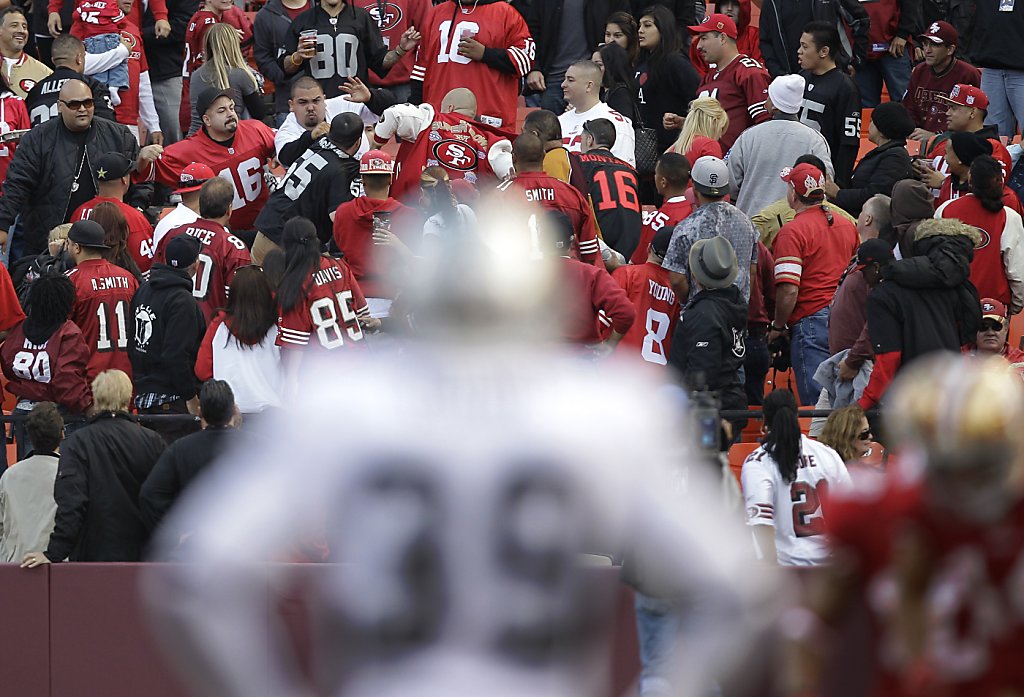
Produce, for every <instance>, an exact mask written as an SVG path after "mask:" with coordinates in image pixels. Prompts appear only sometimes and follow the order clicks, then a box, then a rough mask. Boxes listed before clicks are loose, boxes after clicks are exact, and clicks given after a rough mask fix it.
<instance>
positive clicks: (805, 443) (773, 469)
mask: <svg viewBox="0 0 1024 697" xmlns="http://www.w3.org/2000/svg"><path fill="white" fill-rule="evenodd" d="M742 479H743V495H744V498H746V504H747V525H750V526H754V525H769V526H771V527H773V528H775V550H776V552H777V554H778V557H779V564H781V565H783V566H816V565H818V564H824V563H825V562H826V561H828V556H829V550H828V545H827V542H826V540H825V535H824V533H825V514H824V510H823V507H824V505H825V502H826V499H827V498H828V491H829V487H830V486H839V487H843V486H849V484H850V473H849V472H848V471H847V470H846V465H845V464H844V463H843V460H842V458H840V457H839V454H838V453H837V452H836V451H835V450H833V449H832V448H830V447H828V446H827V445H825V444H823V443H819V442H818V441H815V440H811V439H810V438H808V437H807V436H803V435H801V436H800V459H799V462H798V463H797V470H796V479H795V480H793V482H792V483H787V482H786V481H785V480H784V479H783V478H782V473H781V472H780V471H779V466H778V464H777V463H776V462H775V460H773V459H772V456H771V455H769V454H768V452H767V451H766V450H765V449H764V446H763V445H762V446H761V447H759V448H758V449H757V450H755V451H754V452H752V453H751V454H750V455H749V456H748V457H747V459H746V460H745V461H744V462H743V474H742Z"/></svg>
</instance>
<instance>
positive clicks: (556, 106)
mask: <svg viewBox="0 0 1024 697" xmlns="http://www.w3.org/2000/svg"><path fill="white" fill-rule="evenodd" d="M544 79H545V80H547V76H546V75H545V76H544ZM562 95H563V92H562V81H561V80H558V81H557V82H552V81H551V80H547V88H546V89H545V90H544V91H543V92H537V93H535V94H531V95H529V96H527V97H526V106H531V107H540V108H541V109H547V110H548V111H552V112H554V113H556V114H562V113H563V112H564V111H565V105H566V101H565V99H564V98H563V96H562Z"/></svg>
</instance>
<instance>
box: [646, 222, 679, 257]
mask: <svg viewBox="0 0 1024 697" xmlns="http://www.w3.org/2000/svg"><path fill="white" fill-rule="evenodd" d="M673 232H675V228H673V227H669V226H668V225H666V226H665V227H663V228H661V229H660V230H658V231H657V232H656V233H654V237H653V238H652V239H651V247H652V248H653V249H654V253H655V254H657V255H658V256H659V257H661V258H662V259H664V258H665V254H667V253H668V245H669V243H670V242H671V241H672V233H673Z"/></svg>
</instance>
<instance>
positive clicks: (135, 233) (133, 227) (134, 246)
mask: <svg viewBox="0 0 1024 697" xmlns="http://www.w3.org/2000/svg"><path fill="white" fill-rule="evenodd" d="M101 203H113V204H114V205H115V206H117V207H118V208H120V209H121V212H122V213H124V217H125V219H126V220H127V221H128V253H129V254H131V256H132V259H133V260H134V261H135V263H136V264H138V266H139V271H142V272H143V273H145V272H146V271H149V267H150V266H152V265H153V251H154V250H153V226H152V225H150V224H149V221H148V220H146V216H144V215H143V214H142V213H141V212H140V211H139V209H138V208H133V207H131V206H129V205H128V204H127V203H125V202H124V201H121V200H119V199H116V198H110V197H108V196H97V197H96V198H94V199H91V200H89V201H86V202H85V203H83V204H82V205H81V206H79V207H78V209H77V210H76V211H75V212H74V213H72V214H71V220H70V221H69V222H72V223H77V222H78V221H79V220H86V219H88V218H91V217H92V212H93V211H94V210H95V209H96V206H98V205H100V204H101Z"/></svg>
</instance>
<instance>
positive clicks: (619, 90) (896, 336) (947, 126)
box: [0, 0, 1024, 694]
mask: <svg viewBox="0 0 1024 697" xmlns="http://www.w3.org/2000/svg"><path fill="white" fill-rule="evenodd" d="M7 4H8V6H7V7H6V8H5V9H2V10H0V53H2V54H3V65H2V69H0V78H2V80H0V90H2V94H0V177H2V178H3V186H2V195H0V245H2V256H3V260H4V262H5V263H4V268H3V269H0V331H2V335H3V337H4V340H3V344H2V346H0V368H2V370H3V374H4V376H5V378H6V384H5V389H6V391H7V392H8V393H10V394H12V395H13V396H14V397H15V400H16V406H15V407H14V409H13V415H14V417H15V418H14V420H13V424H12V425H10V426H9V431H10V433H9V438H11V439H13V442H14V443H15V444H16V448H17V457H18V460H19V462H18V464H16V465H14V466H13V467H12V468H11V469H10V470H9V471H7V472H6V473H5V474H4V476H3V478H2V479H0V525H2V529H0V561H4V562H24V564H25V565H26V566H36V565H38V564H41V563H49V562H60V561H64V560H72V561H133V560H138V559H141V558H142V557H143V554H144V550H145V543H146V540H147V539H148V537H149V535H150V533H151V531H152V530H153V529H154V528H155V526H156V525H158V524H159V522H160V520H161V519H162V517H163V516H164V514H165V513H166V512H167V510H168V509H169V508H170V506H171V505H172V504H173V502H174V500H175V498H176V497H177V496H178V494H180V492H181V491H182V490H183V488H184V487H185V486H186V484H187V483H188V482H189V481H191V479H192V478H194V477H195V476H196V475H197V474H198V473H199V472H201V471H202V470H203V468H205V467H206V465H207V464H208V463H209V462H211V461H212V460H213V459H214V458H215V457H216V455H217V453H219V452H220V449H221V448H222V447H223V446H224V444H225V443H226V442H228V441H229V437H228V435H226V434H229V433H243V434H244V433H245V432H246V431H248V430H250V429H253V428H254V426H253V425H254V424H256V425H258V424H259V423H260V420H261V417H262V416H263V415H264V414H265V413H267V411H268V410H274V409H279V408H283V407H284V405H286V404H287V403H288V401H289V399H290V397H291V396H292V393H293V391H294V389H295V375H296V374H297V371H298V369H299V366H300V364H301V362H302V357H303V355H306V354H308V353H309V352H325V351H342V352H344V351H360V350H362V351H373V350H375V346H378V345H384V344H387V343H389V342H390V341H392V340H393V337H398V336H401V335H403V334H406V333H409V332H413V333H414V332H415V331H416V322H415V317H413V316H411V314H410V312H409V310H408V307H407V304H406V303H404V302H403V297H402V293H403V288H402V280H401V279H402V278H403V277H405V276H406V275H407V274H408V273H409V272H410V270H411V269H413V268H414V267H415V265H416V264H417V260H418V259H422V258H424V257H429V256H431V255H440V254H443V253H444V251H445V250H446V249H450V248H451V247H453V246H457V245H460V244H467V243H469V242H468V241H469V240H471V239H472V238H473V237H476V236H480V235H485V234H486V232H487V231H486V230H482V229H479V228H480V226H478V223H477V214H478V212H479V210H480V207H481V206H485V205H489V204H490V203H493V202H495V201H497V202H498V205H503V204H509V205H513V204H514V205H515V206H526V207H528V208H529V209H531V210H533V211H535V213H536V216H535V218H534V219H535V220H536V221H539V222H537V224H536V226H535V227H534V228H533V229H532V230H527V229H524V231H523V234H524V235H530V234H533V235H534V242H533V244H534V245H535V250H534V251H535V253H536V256H537V257H538V258H544V259H548V260H557V263H558V264H559V265H560V267H561V269H560V273H561V276H562V277H563V279H562V280H563V285H564V290H565V294H566V297H565V299H564V304H565V306H566V308H567V314H566V321H565V323H564V326H563V332H562V337H561V338H562V339H563V340H564V341H565V342H567V343H568V344H571V345H573V346H575V347H577V348H578V350H579V351H580V353H581V354H583V355H585V356H586V357H588V358H592V359H593V360H596V361H600V360H617V359H620V358H622V357H629V358H632V359H634V360H641V361H644V362H646V363H648V364H650V365H651V366H652V368H651V369H652V370H661V371H664V374H665V376H666V377H667V379H671V380H675V381H680V382H681V383H682V384H683V385H685V387H686V388H687V389H688V390H706V391H708V392H709V393H711V394H712V395H713V396H714V399H715V400H716V404H717V405H718V406H719V407H720V408H721V409H724V410H729V411H730V412H731V415H730V416H729V418H728V419H727V420H724V421H723V422H722V424H721V427H722V434H721V441H722V447H723V448H728V447H729V445H730V444H731V443H733V442H735V441H736V440H738V439H739V434H740V431H741V429H743V428H744V425H745V423H746V419H744V418H741V417H740V416H735V414H738V413H742V412H744V411H745V410H747V409H748V408H750V407H756V408H758V409H760V408H761V407H762V406H763V408H764V427H765V433H766V436H765V444H764V446H762V447H761V448H759V449H758V450H757V451H755V452H754V454H753V455H751V458H750V459H748V463H747V465H745V466H744V473H743V485H744V495H745V497H746V499H747V506H746V508H747V517H748V522H749V524H750V525H751V526H752V527H753V528H754V529H755V530H756V531H759V532H758V534H757V535H755V538H756V540H757V542H758V545H759V547H760V548H761V551H762V552H763V553H764V555H765V556H766V557H768V558H772V553H770V550H771V549H775V550H776V551H775V553H774V557H775V558H776V559H778V561H779V562H780V563H782V564H791V565H811V564H819V563H822V562H824V561H826V560H827V559H828V557H829V554H830V553H831V552H830V549H829V548H828V547H827V546H826V545H825V544H824V543H823V539H824V538H823V537H822V533H823V532H824V528H823V524H822V522H821V521H822V513H821V507H820V504H819V502H818V496H819V494H821V482H825V486H826V487H827V486H828V485H829V484H832V485H834V486H840V487H841V486H843V485H844V483H845V482H846V481H847V480H848V479H849V475H848V474H847V471H846V466H845V465H844V464H843V463H844V461H848V462H849V461H857V460H859V459H860V458H862V457H863V456H865V455H866V454H867V453H868V452H870V451H871V448H872V446H871V443H872V441H884V440H885V434H884V432H883V431H882V429H881V427H880V423H879V421H878V420H877V418H876V416H875V414H876V413H877V410H876V409H875V408H876V407H879V406H881V407H882V411H883V412H884V408H885V406H886V401H887V397H886V395H887V391H888V388H889V385H890V383H892V381H893V380H894V379H895V378H896V377H897V375H898V374H899V373H901V372H902V371H903V369H904V367H905V366H907V365H908V364H910V363H911V362H912V361H914V360H915V359H917V358H919V357H920V356H923V355H925V354H930V353H933V352H936V351H942V350H945V351H952V352H957V353H960V352H963V353H970V354H980V355H993V356H1002V357H1003V358H1004V359H1005V360H1006V361H1007V362H1009V363H1010V364H1020V363H1022V362H1024V352H1022V351H1020V350H1019V349H1018V348H1017V347H1014V346H1011V345H1010V341H1009V322H1010V317H1011V316H1013V315H1014V314H1017V313H1019V312H1020V311H1021V310H1022V309H1024V250H1022V249H1021V245H1022V244H1024V223H1022V217H1021V214H1022V213H1024V207H1022V205H1021V202H1020V200H1019V199H1018V192H1019V191H1021V189H1022V188H1024V165H1021V164H1020V163H1019V159H1020V154H1021V149H1020V146H1018V145H1016V144H1013V139H1014V136H1015V135H1016V133H1017V130H1018V124H1019V123H1021V122H1022V121H1024V91H1022V90H1021V89H1020V87H1019V86H1018V83H1019V82H1020V81H1021V80H1022V79H1024V77H1022V75H1024V51H1021V49H1020V42H1019V41H1017V40H1016V39H1014V38H1013V37H1019V36H1024V7H1022V10H1016V9H1015V6H1014V2H1013V0H977V1H976V2H964V3H955V2H954V3H939V2H936V1H934V0H880V1H879V2H864V3H859V2H855V1H854V0H842V1H841V2H838V3H834V2H825V1H824V0H810V1H809V2H799V3H798V2H791V1H789V0H763V2H760V1H758V0H754V4H756V5H757V13H756V17H757V18H755V12H754V8H752V6H751V0H719V2H717V3H714V6H713V7H711V6H708V7H705V4H704V2H703V0H698V1H697V2H694V1H693V0H682V1H675V2H665V1H662V2H655V3H653V4H650V6H648V5H647V3H646V2H639V3H638V2H637V1H636V0H632V1H627V0H517V1H514V2H507V1H506V0H444V1H443V2H439V3H434V4H431V2H429V0H356V1H355V2H346V1H345V0H319V2H312V1H311V0H267V2H266V3H265V4H264V5H262V6H249V5H247V6H245V7H240V6H237V5H235V4H233V3H232V2H231V0H202V2H197V0H149V2H136V1H133V0H116V1H114V0H64V2H61V0H51V1H50V3H49V5H46V4H43V3H40V2H36V3H33V4H32V7H31V10H27V9H23V8H21V7H19V6H18V5H17V4H10V3H7ZM883 86H884V91H883ZM524 103H525V108H524V106H523V104H524ZM862 120H863V121H866V122H867V127H866V129H865V128H864V126H863V124H862ZM865 134H866V135H865ZM773 368H774V369H775V370H777V371H778V370H780V371H783V372H784V371H786V370H789V369H791V370H792V376H793V377H792V381H793V383H795V392H796V396H797V398H798V400H799V404H800V405H803V406H804V407H815V406H817V407H818V408H820V409H824V410H835V412H834V413H833V417H831V418H830V419H829V420H828V423H825V421H824V419H822V420H820V421H816V422H815V423H814V424H813V425H812V428H811V435H813V436H815V437H820V442H819V441H818V440H810V439H809V438H808V437H807V436H805V435H801V434H800V423H799V422H798V421H797V418H796V407H797V401H796V400H795V399H794V398H793V395H792V394H790V393H789V392H785V391H776V393H774V394H773V395H769V396H768V397H767V398H766V396H765V384H766V378H767V377H768V375H769V373H770V372H771V371H772V370H773ZM669 376H670V377H669ZM135 415H139V416H143V417H145V418H143V420H142V421H143V424H142V425H141V426H140V425H139V424H138V423H137V421H136V420H135ZM64 438H66V440H63V439H64ZM62 440H63V442H62ZM826 443H827V444H828V445H825V444H826ZM58 452H59V453H60V454H59V459H58V455H57V453H58ZM837 453H839V454H837ZM0 454H3V456H4V457H5V458H6V452H5V450H4V449H0ZM4 462H5V464H6V459H5V460H4ZM809 462H810V463H811V464H808V463H809ZM815 462H817V463H818V465H820V467H818V466H817V465H815V464H813V463H815ZM815 468H817V471H818V474H815V475H813V476H812V474H808V473H807V471H808V470H811V469H815ZM802 477H811V479H808V480H807V481H804V480H803V479H801V478H802ZM54 481H56V485H54ZM799 482H803V484H801V486H803V489H801V491H800V492H799V493H800V496H799V497H798V496H797V494H796V493H793V495H792V498H791V499H790V488H791V486H793V487H795V486H796V483H799ZM816 487H817V488H816ZM780 491H783V492H784V493H783V494H782V496H783V498H784V499H785V501H786V502H788V503H786V505H787V506H788V507H789V508H791V509H792V524H790V521H789V518H790V517H791V516H790V513H789V510H788V509H787V511H785V512H782V511H780V506H779V505H777V504H776V503H775V501H777V500H779V499H778V497H779V495H780V494H779V492H780ZM793 491H794V492H795V491H796V490H795V489H793ZM822 498H823V497H822ZM801 506H802V508H800V507H801ZM798 508H800V510H798ZM783 518H785V519H786V520H785V525H783V523H782V521H783ZM786 526H789V528H790V529H788V530H787V529H785V528H786ZM764 531H768V534H761V533H762V532H764ZM652 607H653V609H652ZM661 611H662V610H659V609H658V608H657V607H654V606H651V605H647V606H645V609H644V610H643V611H642V612H648V613H651V612H653V613H655V614H657V613H658V612H661ZM638 612H641V610H639V609H638ZM641 614H642V613H641ZM648 623H649V627H651V626H654V625H653V623H652V621H651V620H650V619H649V620H648ZM648 631H653V630H651V629H650V628H649V629H648ZM977 694H981V693H977ZM986 694H987V693H986Z"/></svg>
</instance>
